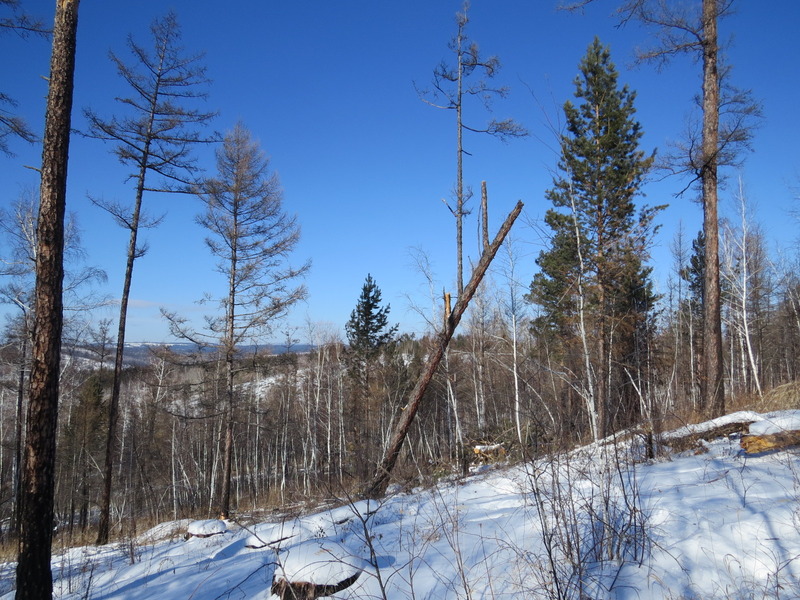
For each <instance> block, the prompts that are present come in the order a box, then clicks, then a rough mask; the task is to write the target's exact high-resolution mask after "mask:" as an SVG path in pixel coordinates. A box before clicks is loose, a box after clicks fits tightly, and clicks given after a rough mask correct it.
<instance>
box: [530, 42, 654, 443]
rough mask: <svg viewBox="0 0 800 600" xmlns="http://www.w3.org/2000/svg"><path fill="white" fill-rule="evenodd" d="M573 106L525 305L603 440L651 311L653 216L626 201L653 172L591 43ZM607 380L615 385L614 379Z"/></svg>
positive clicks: (601, 55) (631, 116)
mask: <svg viewBox="0 0 800 600" xmlns="http://www.w3.org/2000/svg"><path fill="white" fill-rule="evenodd" d="M575 97H576V99H577V100H578V104H577V105H575V104H573V103H572V102H571V101H568V102H566V104H565V105H564V113H565V116H566V132H565V133H564V134H563V135H562V136H561V158H560V160H559V164H558V173H557V175H556V176H555V177H554V181H553V183H554V186H553V188H551V189H550V190H548V192H547V198H548V199H549V200H550V201H551V202H552V203H553V208H552V209H550V210H549V211H548V212H547V214H546V215H545V222H546V224H547V225H548V226H549V227H550V229H551V230H552V232H553V234H552V238H551V242H550V247H549V248H548V249H546V250H543V251H542V252H541V253H540V255H539V257H538V259H537V264H538V265H539V267H540V272H539V273H537V274H536V276H535V277H534V279H533V282H532V283H531V293H530V295H529V299H530V300H532V301H533V302H534V303H536V304H537V305H539V307H540V309H541V314H540V316H539V318H538V319H537V322H536V325H537V328H538V329H539V330H540V332H543V333H544V332H550V333H554V334H556V335H557V336H558V337H561V338H563V339H564V340H567V342H566V343H567V344H569V343H570V342H569V341H568V340H573V343H574V344H577V347H578V348H579V350H578V354H579V355H580V356H582V357H583V358H582V361H581V362H582V365H583V366H582V370H584V371H585V372H584V374H583V378H584V385H587V386H589V387H588V388H587V389H586V390H585V391H584V395H585V396H586V398H585V399H586V401H587V408H588V411H589V416H590V426H591V429H592V433H593V435H594V436H595V437H596V438H597V437H603V436H605V435H606V434H607V433H609V431H610V428H611V427H613V425H614V423H615V421H616V422H617V423H622V422H625V421H626V420H628V419H630V417H631V415H628V414H621V413H624V412H627V411H629V410H631V406H629V405H628V406H622V402H623V401H622V399H621V398H617V399H616V400H615V401H613V402H612V398H611V395H612V389H611V387H610V382H612V381H620V378H621V377H622V378H623V379H624V377H623V376H622V375H620V373H619V367H613V368H612V365H630V364H631V362H630V361H631V360H632V357H633V354H634V352H635V343H636V340H637V337H638V336H639V335H641V332H642V331H643V329H644V327H646V324H647V320H648V314H649V312H650V310H651V309H652V307H653V304H654V302H655V296H654V294H653V291H652V284H651V282H650V277H649V276H650V268H648V267H647V266H645V264H644V263H645V260H646V257H647V253H648V247H649V243H650V241H651V238H652V235H653V234H654V232H655V227H654V224H653V219H654V217H655V215H656V214H657V212H658V211H659V210H660V208H661V207H654V208H651V207H643V208H641V209H638V210H637V207H636V205H635V203H634V200H635V198H636V196H637V195H639V194H640V193H641V192H640V187H641V184H642V182H643V180H644V177H645V175H646V174H647V172H648V170H649V169H650V167H651V165H652V163H653V156H652V155H650V156H648V155H646V154H645V153H644V152H643V151H642V150H641V149H640V147H639V142H640V140H641V137H642V134H643V132H642V129H641V126H640V124H639V122H638V121H636V119H635V112H636V111H635V108H634V100H635V93H633V92H632V91H630V90H629V89H628V87H627V86H624V87H622V88H620V87H619V84H618V73H617V71H616V68H615V66H614V64H613V63H612V62H611V55H610V52H609V50H608V48H607V47H605V46H603V45H602V44H601V43H600V41H599V40H597V39H595V40H594V41H593V42H592V44H591V45H590V46H589V49H588V51H587V53H586V55H585V57H584V58H583V60H582V61H581V64H580V75H579V76H578V77H577V78H576V80H575ZM615 374H616V377H614V375H615Z"/></svg>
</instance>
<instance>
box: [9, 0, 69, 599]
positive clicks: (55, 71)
mask: <svg viewBox="0 0 800 600" xmlns="http://www.w3.org/2000/svg"><path fill="white" fill-rule="evenodd" d="M78 3H79V0H57V2H56V14H55V25H54V27H53V51H52V57H51V61H50V86H49V91H48V96H47V115H46V118H45V130H44V139H43V151H42V182H41V191H40V195H41V200H40V206H39V222H38V230H37V236H38V240H37V260H36V296H35V304H34V306H35V315H34V327H33V345H32V354H31V355H32V364H31V375H30V397H29V402H28V420H27V428H26V433H27V436H26V443H25V456H24V460H25V466H24V470H23V474H22V476H23V477H22V506H21V509H22V510H21V517H22V519H21V523H20V525H21V527H20V545H19V561H18V564H17V591H16V598H17V600H34V599H35V600H50V598H52V594H53V579H52V573H51V570H50V558H51V543H52V539H53V493H54V473H55V453H56V425H57V422H58V378H59V367H60V360H61V330H62V324H63V315H62V287H63V279H64V261H63V255H64V213H65V205H66V188H67V158H68V154H69V134H70V125H71V114H72V91H73V82H74V72H75V43H76V37H77V30H78Z"/></svg>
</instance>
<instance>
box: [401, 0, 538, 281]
mask: <svg viewBox="0 0 800 600" xmlns="http://www.w3.org/2000/svg"><path fill="white" fill-rule="evenodd" d="M468 13H469V2H468V1H466V2H464V4H463V7H462V10H461V12H458V13H456V28H457V31H456V35H455V37H454V38H453V39H452V40H451V41H450V44H449V49H450V51H451V52H452V53H453V55H454V56H455V65H454V66H451V65H449V64H448V63H447V62H446V61H444V60H443V61H442V62H441V63H439V66H437V67H436V68H435V69H434V71H433V82H432V86H433V87H432V88H431V89H430V90H417V93H418V94H419V96H420V97H421V98H422V99H423V100H424V101H425V102H426V103H427V104H430V105H431V106H434V107H436V108H441V109H446V110H454V111H455V112H456V189H455V196H456V197H455V201H456V205H455V208H452V207H450V211H451V212H452V213H453V216H454V217H455V219H456V252H457V257H456V258H457V275H456V282H457V286H458V295H459V296H461V293H462V292H463V290H464V275H463V273H464V267H463V243H462V242H463V234H462V232H463V221H464V216H466V215H467V214H469V211H467V210H466V208H465V204H466V202H467V201H468V200H469V196H470V192H468V191H466V190H465V189H464V178H463V161H464V155H465V154H468V152H467V151H465V150H464V144H463V136H464V131H471V132H474V133H486V134H489V135H492V136H494V137H497V138H499V139H501V140H504V141H505V140H509V139H511V138H516V137H523V136H526V135H527V134H528V133H527V131H526V130H525V128H524V127H522V126H521V125H520V124H519V123H517V122H516V121H514V120H513V119H504V120H502V121H498V120H496V119H491V120H490V121H489V122H488V123H486V124H485V125H484V126H483V127H477V126H471V125H467V124H466V123H465V122H464V118H463V114H464V102H465V101H466V99H467V98H470V97H473V98H480V99H481V100H482V101H483V102H484V105H485V106H486V108H487V109H488V108H489V106H490V105H489V102H490V100H491V98H492V97H500V98H504V97H505V96H506V95H507V94H508V88H506V87H494V86H492V85H490V84H489V82H488V80H490V79H493V78H494V77H495V75H497V72H498V70H499V69H500V59H499V58H497V57H496V56H490V57H488V58H486V57H482V56H481V54H480V50H479V48H478V44H477V43H475V42H474V41H472V40H470V39H469V37H468V36H467V34H466V28H467V24H468V23H469V15H468ZM476 74H482V75H483V76H482V77H480V78H477V79H475V80H473V79H474V78H472V76H473V75H476ZM487 242H488V240H487Z"/></svg>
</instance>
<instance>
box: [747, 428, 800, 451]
mask: <svg viewBox="0 0 800 600" xmlns="http://www.w3.org/2000/svg"><path fill="white" fill-rule="evenodd" d="M739 445H741V447H742V450H744V451H745V452H746V453H747V454H760V453H761V452H770V451H772V450H783V449H784V448H790V447H792V446H798V445H800V431H797V430H792V431H783V432H781V433H765V434H763V435H745V436H742V439H741V440H740V442H739Z"/></svg>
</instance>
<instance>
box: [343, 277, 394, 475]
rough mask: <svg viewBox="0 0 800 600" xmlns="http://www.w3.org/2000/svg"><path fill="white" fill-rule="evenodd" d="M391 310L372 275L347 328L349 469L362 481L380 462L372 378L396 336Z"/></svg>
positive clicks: (376, 392)
mask: <svg viewBox="0 0 800 600" xmlns="http://www.w3.org/2000/svg"><path fill="white" fill-rule="evenodd" d="M389 310H390V307H389V305H388V304H387V305H386V306H381V290H380V288H379V287H378V284H377V283H375V280H374V279H373V278H372V275H367V279H366V281H365V282H364V285H363V287H362V288H361V295H360V296H359V298H358V303H357V304H356V307H355V308H354V309H353V312H351V313H350V320H349V321H348V322H347V323H346V324H345V333H346V334H347V341H348V344H349V346H350V348H349V351H348V354H347V363H348V371H349V375H350V380H351V396H350V398H351V403H352V404H351V410H352V417H353V418H352V421H351V423H352V430H351V433H352V437H351V439H350V441H349V443H348V449H349V454H350V460H349V461H348V462H349V467H348V469H349V470H351V471H352V472H355V473H357V474H358V475H359V476H361V477H364V478H366V477H368V476H369V475H370V473H371V471H372V470H373V469H374V467H375V463H376V461H377V460H379V458H380V457H379V456H378V455H376V454H375V452H374V451H375V448H374V445H373V444H371V443H370V442H369V440H370V439H374V437H373V434H374V421H375V420H376V419H378V418H379V415H380V414H381V412H382V411H381V405H382V403H383V402H384V401H385V400H383V399H381V395H382V394H381V393H380V391H379V390H378V389H373V388H376V386H375V382H376V381H377V379H378V377H370V372H371V371H372V370H373V369H374V368H375V366H376V363H377V359H378V357H379V356H381V353H382V352H383V350H384V348H385V347H387V346H388V345H389V344H390V343H391V342H392V341H393V340H394V336H395V333H397V325H394V326H392V327H390V326H389Z"/></svg>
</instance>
